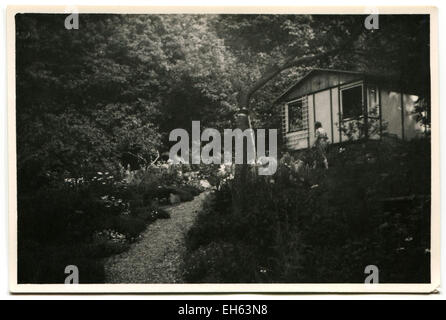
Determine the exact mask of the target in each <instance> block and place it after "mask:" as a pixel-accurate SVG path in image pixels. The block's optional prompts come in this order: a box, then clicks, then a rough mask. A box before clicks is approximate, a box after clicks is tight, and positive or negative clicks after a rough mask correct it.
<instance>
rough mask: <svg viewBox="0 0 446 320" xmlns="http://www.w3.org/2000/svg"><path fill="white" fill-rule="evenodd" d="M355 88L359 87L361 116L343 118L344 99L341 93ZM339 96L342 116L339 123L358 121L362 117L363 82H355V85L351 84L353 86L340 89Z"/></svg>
mask: <svg viewBox="0 0 446 320" xmlns="http://www.w3.org/2000/svg"><path fill="white" fill-rule="evenodd" d="M357 87H361V114H360V115H358V116H350V117H348V118H346V117H344V101H343V100H344V99H343V95H342V92H343V91H345V90H350V89H353V88H357ZM339 95H340V102H341V105H340V110H341V116H342V119H341V121H350V120H359V119H362V118H363V117H364V82H357V83H353V84H350V85H348V86H345V87H341V88H340V90H339Z"/></svg>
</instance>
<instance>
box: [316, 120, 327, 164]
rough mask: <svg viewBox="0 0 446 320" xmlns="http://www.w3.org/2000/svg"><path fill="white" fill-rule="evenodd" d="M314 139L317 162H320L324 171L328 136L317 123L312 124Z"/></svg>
mask: <svg viewBox="0 0 446 320" xmlns="http://www.w3.org/2000/svg"><path fill="white" fill-rule="evenodd" d="M314 129H315V138H316V141H315V142H314V146H315V147H316V151H317V154H318V157H317V158H318V159H317V161H318V162H319V161H320V160H322V162H323V163H324V167H325V169H328V160H327V151H328V135H327V132H326V131H325V129H324V128H322V124H321V123H320V122H319V121H316V122H315V123H314Z"/></svg>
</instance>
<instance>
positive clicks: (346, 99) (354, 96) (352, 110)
mask: <svg viewBox="0 0 446 320" xmlns="http://www.w3.org/2000/svg"><path fill="white" fill-rule="evenodd" d="M342 112H343V114H342V117H343V118H344V119H345V118H355V117H358V116H360V115H362V86H357V87H353V88H350V89H345V90H342Z"/></svg>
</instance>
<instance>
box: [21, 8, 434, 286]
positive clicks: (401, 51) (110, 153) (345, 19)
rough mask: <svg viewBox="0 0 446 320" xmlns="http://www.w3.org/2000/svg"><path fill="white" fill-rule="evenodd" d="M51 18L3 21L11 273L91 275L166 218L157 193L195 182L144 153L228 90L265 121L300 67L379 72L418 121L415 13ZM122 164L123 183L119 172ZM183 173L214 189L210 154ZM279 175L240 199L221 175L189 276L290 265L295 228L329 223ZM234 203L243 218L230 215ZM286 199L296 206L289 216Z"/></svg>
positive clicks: (225, 98)
mask: <svg viewBox="0 0 446 320" xmlns="http://www.w3.org/2000/svg"><path fill="white" fill-rule="evenodd" d="M65 17H66V15H59V14H17V15H16V17H15V19H16V130H17V132H16V133H17V182H18V190H17V191H18V241H19V280H20V281H22V282H61V281H63V277H64V274H63V273H61V272H60V271H61V270H63V267H64V266H65V265H67V264H76V265H78V266H84V267H85V268H86V269H87V270H89V272H88V274H89V275H90V276H89V277H87V278H84V279H83V280H81V281H85V282H94V281H96V282H97V281H103V270H102V265H101V262H100V261H98V260H97V258H101V257H104V256H106V255H109V254H113V253H116V252H120V251H122V250H125V248H126V247H127V246H128V244H129V243H130V242H131V241H133V240H135V239H136V238H137V236H138V234H139V233H140V232H141V231H142V230H143V229H144V227H145V225H146V224H147V223H149V222H151V221H153V220H154V219H156V218H162V217H165V215H164V214H163V213H162V212H161V211H160V210H159V204H160V202H161V204H163V199H164V201H165V199H166V197H167V196H168V195H170V194H172V193H174V194H177V195H179V197H180V198H181V200H183V201H184V200H190V199H191V197H193V195H194V194H196V192H198V191H197V185H196V181H190V180H187V181H186V180H184V178H183V177H180V176H178V175H177V174H176V173H175V172H174V171H172V170H170V169H169V168H164V167H162V166H160V164H159V163H154V162H155V160H156V159H158V161H159V155H161V154H163V152H165V151H167V150H169V147H170V145H171V142H169V141H168V135H169V132H170V131H171V130H172V129H175V128H184V129H186V130H190V127H191V121H192V120H199V121H200V122H201V126H202V127H203V128H206V127H213V128H217V129H220V130H221V129H223V128H231V127H232V125H233V124H232V120H233V115H234V112H235V111H236V110H237V109H238V108H239V107H240V106H245V105H244V104H243V103H241V101H242V100H243V97H245V100H246V98H247V101H245V102H247V104H248V105H249V106H250V115H251V120H252V124H253V126H254V127H262V128H279V127H280V118H279V117H278V114H279V112H278V106H277V105H274V99H275V98H276V97H277V96H278V95H279V94H280V93H281V92H282V91H283V90H284V89H285V88H287V87H288V86H289V85H290V84H292V83H293V82H295V81H296V80H297V79H298V78H299V77H301V76H302V75H303V74H304V73H305V72H307V71H308V70H309V69H311V68H313V67H329V68H338V69H349V70H359V71H372V72H378V73H386V74H387V73H392V74H393V75H396V77H397V78H398V79H400V82H401V84H405V83H406V82H407V83H410V84H414V85H415V86H416V87H417V89H418V91H419V92H420V95H421V97H422V99H420V102H419V104H418V105H417V108H416V111H417V112H418V113H419V120H420V121H423V122H425V123H428V122H429V118H428V117H429V113H428V114H427V117H426V114H425V111H426V110H429V109H430V97H429V21H428V16H415V15H399V16H385V15H380V29H379V30H374V31H370V30H366V29H364V28H363V19H364V17H363V16H349V15H342V16H341V15H339V16H326V15H315V16H311V15H300V16H299V15H111V14H81V15H80V17H79V30H67V29H65V27H64V20H65ZM302 57H310V58H309V59H304V60H302V59H300V58H302ZM249 102H250V103H249ZM389 153H391V152H390V151H389ZM397 154H398V153H394V154H392V153H391V156H392V157H393V156H395V157H396V156H397ZM392 157H390V158H392ZM340 163H342V162H340ZM135 170H138V174H136V176H134V177H133V179H131V181H130V180H125V179H124V178H126V177H128V171H131V172H134V171H135ZM339 170H340V169H339ZM186 171H199V173H198V176H197V177H198V179H200V178H207V179H208V180H209V181H211V183H213V184H214V185H216V186H218V187H220V184H221V181H220V180H221V177H219V176H218V173H217V170H216V168H215V167H214V166H207V167H205V166H201V167H198V168H187V169H186ZM346 171H347V172H354V170H353V169H351V170H350V169H348V170H347V169H346ZM413 171H414V172H415V173H418V172H419V170H417V168H416V167H413ZM126 172H127V173H126ZM347 176H349V175H347ZM286 177H288V175H287V174H283V173H281V172H279V173H278V178H277V181H276V182H275V183H273V184H271V183H270V182H268V181H263V180H262V181H258V180H253V181H248V182H247V183H249V184H251V185H249V187H250V188H251V187H252V188H256V190H259V193H258V194H256V196H259V197H260V195H262V196H263V198H262V199H260V198H257V197H254V198H252V199H251V200H249V201H247V202H246V204H242V203H237V204H234V203H231V202H229V200H228V199H230V198H231V196H230V193H231V192H232V190H231V189H228V185H225V184H223V185H222V186H221V191H220V192H218V193H217V194H216V195H215V199H214V200H212V201H211V202H210V203H209V206H208V209H207V210H208V211H209V213H208V215H205V214H203V216H202V217H201V218H200V220H199V223H198V224H197V227H196V229H195V231H194V232H192V233H191V236H190V241H189V245H190V249H191V252H193V257H195V258H196V262H191V261H192V260H190V262H191V265H190V270H189V271H190V279H192V280H194V281H195V280H202V278H201V276H199V274H200V273H199V272H198V271H197V270H201V269H200V268H202V267H206V268H207V267H209V268H210V267H212V268H213V269H212V270H215V274H213V275H212V277H213V278H209V279H208V280H213V279H215V280H218V281H220V280H224V281H229V280H228V279H231V277H232V276H234V278H233V279H235V280H243V281H253V280H254V279H260V280H262V281H263V280H265V281H279V280H280V279H279V278H277V277H276V275H278V274H282V275H283V277H285V278H286V279H289V276H288V275H291V274H295V270H294V269H293V268H294V266H295V265H301V264H299V263H300V262H299V263H298V260H299V259H300V256H294V255H287V254H286V253H287V252H297V251H295V250H297V249H296V248H297V247H296V246H299V248H298V251H299V252H302V251H301V250H302V248H301V247H300V246H302V243H305V242H298V241H297V239H304V240H308V241H316V240H314V239H310V238H308V239H305V237H309V233H306V231H305V230H306V229H305V228H308V227H309V226H313V224H317V226H324V224H323V223H322V224H320V223H319V222H317V221H318V220H317V218H315V217H318V216H319V217H324V218H322V219H328V217H330V215H325V213H324V212H325V211H326V210H329V209H328V208H330V206H327V207H321V206H322V204H321V203H318V204H317V206H316V204H315V203H313V202H316V200H315V199H319V198H320V197H319V196H318V197H316V194H317V193H318V192H320V190H322V189H323V184H322V182H321V184H320V186H321V187H320V188H318V189H315V190H313V189H308V190H307V189H305V188H304V187H302V186H300V187H299V188H300V189H298V190H300V192H299V193H296V185H295V181H290V180H289V179H288V178H286ZM123 179H124V180H123ZM345 179H346V178H345ZM345 179H344V180H342V179H341V180H340V181H347V180H345ZM352 179H353V178H352ZM364 179H365V178H364ZM411 179H412V178H411ZM414 179H415V178H414ZM323 181H325V183H328V182H329V181H332V179H326V180H323ZM364 181H365V180H364ZM192 182H193V183H192ZM299 183H300V182H299ZM282 184H283V185H282ZM336 187H338V186H336ZM341 187H342V186H341ZM346 187H347V188H349V186H348V185H347V186H346ZM281 188H283V189H284V192H283V193H277V190H279V189H281ZM327 188H328V187H327ZM356 191H357V190H356ZM356 191H355V192H356ZM330 192H332V191H329V192H328V191H327V192H325V193H323V195H331V193H330ZM324 197H325V196H322V199H324ZM267 199H269V200H270V201H269V202H268V201H267ZM287 199H288V200H287ZM318 201H320V200H318ZM324 201H328V200H327V199H326V200H324ZM330 201H331V200H330ZM346 202H348V201H346ZM360 203H362V202H360ZM234 205H237V206H238V211H240V210H241V209H243V210H246V212H247V214H246V216H243V217H240V216H235V213H234V212H232V211H231V208H233V206H234ZM352 205H353V204H352ZM355 205H356V204H355ZM284 206H285V207H284ZM297 207H299V208H300V209H299V214H296V215H291V214H290V212H294V211H289V210H291V209H290V208H297ZM302 208H304V209H302ZM293 210H294V209H293ZM296 210H297V209H296ZM302 210H304V211H302ZM319 210H320V212H319ZM349 210H350V209H349ZM351 210H352V212H353V209H351ZM370 210H371V209H370ZM302 212H303V213H302ZM314 212H318V214H317V215H315V214H314ZM378 212H381V211H378ZM337 214H339V213H337ZM208 216H209V217H212V221H211V220H208V219H209V218H207V217H208ZM309 217H311V218H309ZM392 217H393V216H392ZM338 218H339V217H338V216H336V219H335V221H339V219H338ZM344 218H345V219H346V217H344ZM393 218H395V217H393ZM393 218H392V219H393ZM302 219H303V220H305V223H303V222H302V221H301V220H302ZM315 219H316V220H315ZM355 219H356V218H353V219H352V221H356V220H355ZM377 219H378V220H379V219H380V218H379V217H378V218H377ZM395 219H397V218H395ZM214 220H215V221H214ZM378 220H377V221H378ZM324 221H325V220H324ZM423 221H424V220H423ZM316 222H317V223H316ZM375 222H376V221H375ZM423 223H424V222H423ZM329 225H330V224H328V222H327V224H326V226H327V229H331V228H329V227H328V226H329ZM231 230H232V231H231ZM278 230H284V232H282V231H280V232H279V231H278ZM320 230H322V229H320ZM334 230H335V231H334V232H333V237H335V236H340V234H341V231H340V230H341V229H339V230H337V229H334ZM198 231H200V233H199V234H198ZM226 231H228V232H226ZM261 232H263V233H262V237H261V238H259V235H260V234H261ZM223 233H224V234H223ZM389 234H390V233H389ZM226 237H229V238H226ZM240 237H241V238H240ZM370 237H373V236H372V235H370ZM111 239H112V240H113V241H112V242H110V240H111ZM119 239H121V240H122V239H124V240H123V241H121V240H119ZM320 240H321V241H322V239H320ZM236 241H239V242H236ZM389 241H396V240H395V239H393V238H392V239H390V240H389ZM321 246H322V245H321ZM348 249H349V250H350V249H352V248H348ZM339 250H340V249H339ZM352 250H353V249H352ZM355 250H356V249H355ZM208 252H211V253H212V259H217V260H216V261H220V260H218V259H220V258H221V259H223V257H225V256H226V255H228V256H229V257H230V259H235V260H231V261H230V263H229V265H225V266H224V268H223V266H221V267H220V266H216V265H212V266H210V265H209V264H208V263H207V262H205V261H204V260H203V259H204V258H203V257H207V253H208ZM378 252H380V251H379V250H378ZM306 256H307V257H309V256H310V257H311V254H310V253H308V254H307V255H306ZM340 256H342V255H340ZM237 257H238V258H237ZM317 257H318V258H320V256H317ZM263 258H265V259H264V260H262V262H261V263H260V260H258V259H263ZM287 259H288V260H287ZM222 261H223V260H222ZM284 261H288V262H286V263H282V262H284ZM312 261H313V262H314V263H316V261H317V260H316V257H315V258H314V259H313V260H311V259H310V260H308V261H307V263H309V264H311V263H313V262H312ZM279 262H280V263H279ZM201 263H203V265H201ZM216 263H217V264H219V263H221V261H220V262H216ZM309 267H312V266H311V265H310V266H309ZM194 268H198V269H197V270H195V269H194ZM239 268H242V269H239ZM258 268H260V270H263V271H261V272H260V271H258ZM194 270H195V271H194ZM240 270H244V271H246V273H244V276H243V277H241V276H239V275H240V274H241V273H240ZM265 270H266V271H265ZM197 272H198V273H197ZM259 272H260V273H259ZM84 274H85V273H84ZM203 274H206V276H205V277H208V276H209V274H208V273H203ZM240 277H241V278H240ZM290 277H291V276H290ZM198 278H200V279H198ZM293 279H294V278H293ZM306 279H307V278H305V279H304V278H302V279H300V278H299V279H297V280H302V281H305V280H306ZM308 279H309V278H308ZM392 279H393V278H392ZM235 280H234V281H235Z"/></svg>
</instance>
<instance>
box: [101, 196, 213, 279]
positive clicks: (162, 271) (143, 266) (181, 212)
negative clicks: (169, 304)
mask: <svg viewBox="0 0 446 320" xmlns="http://www.w3.org/2000/svg"><path fill="white" fill-rule="evenodd" d="M206 194H207V192H204V193H201V194H200V195H198V196H196V197H195V198H194V199H193V200H192V201H189V202H183V203H180V204H177V205H172V206H168V207H166V208H164V209H165V210H166V211H168V212H169V213H170V216H171V217H170V219H158V220H156V221H155V222H154V223H152V224H150V225H149V226H148V227H147V229H146V230H145V231H144V232H143V233H142V234H141V239H140V240H138V241H137V242H136V243H134V244H133V245H132V246H131V247H130V249H129V250H127V251H126V252H123V253H121V254H118V255H116V256H112V257H110V258H108V259H107V261H106V263H105V276H106V281H105V283H182V282H184V281H183V275H182V263H183V255H184V253H185V251H186V247H185V243H184V236H185V234H186V232H187V231H188V230H189V229H190V228H191V227H192V225H193V223H194V221H195V217H196V216H197V214H198V212H199V209H200V208H201V205H202V203H203V200H204V198H205V197H206Z"/></svg>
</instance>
